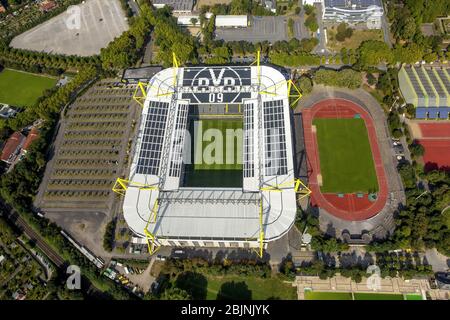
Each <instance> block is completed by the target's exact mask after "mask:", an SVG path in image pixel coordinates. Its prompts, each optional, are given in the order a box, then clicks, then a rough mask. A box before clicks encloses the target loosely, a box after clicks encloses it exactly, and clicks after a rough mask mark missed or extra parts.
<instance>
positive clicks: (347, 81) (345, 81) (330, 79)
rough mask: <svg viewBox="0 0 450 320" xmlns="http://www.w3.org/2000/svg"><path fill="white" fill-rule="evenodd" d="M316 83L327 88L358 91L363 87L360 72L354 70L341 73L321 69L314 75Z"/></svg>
mask: <svg viewBox="0 0 450 320" xmlns="http://www.w3.org/2000/svg"><path fill="white" fill-rule="evenodd" d="M314 81H315V82H316V83H319V84H324V85H327V86H335V87H344V88H350V89H356V88H359V87H360V86H361V82H362V75H361V73H360V72H358V71H355V70H352V69H344V70H340V71H336V70H327V69H319V70H318V71H316V73H315V74H314Z"/></svg>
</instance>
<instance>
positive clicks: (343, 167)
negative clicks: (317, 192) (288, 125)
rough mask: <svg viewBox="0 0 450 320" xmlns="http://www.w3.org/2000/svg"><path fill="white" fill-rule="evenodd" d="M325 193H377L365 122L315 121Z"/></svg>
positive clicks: (322, 187)
mask: <svg viewBox="0 0 450 320" xmlns="http://www.w3.org/2000/svg"><path fill="white" fill-rule="evenodd" d="M313 125H315V126H316V128H317V140H318V145H319V158H320V171H321V174H322V181H323V184H322V186H321V191H322V192H323V193H356V192H374V191H378V181H377V176H376V171H375V166H374V161H373V157H372V151H371V148H370V143H369V137H368V133H367V129H366V126H365V124H364V120H362V119H321V118H319V119H314V120H313Z"/></svg>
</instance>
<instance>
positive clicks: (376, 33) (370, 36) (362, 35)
mask: <svg viewBox="0 0 450 320" xmlns="http://www.w3.org/2000/svg"><path fill="white" fill-rule="evenodd" d="M327 32H328V43H327V47H328V48H329V49H331V50H334V51H336V52H339V51H340V50H341V49H342V48H346V49H357V48H358V47H359V46H360V45H361V43H362V42H364V41H366V40H379V41H383V31H382V30H379V29H373V30H357V29H353V35H352V36H351V37H350V38H347V39H345V40H344V41H342V42H341V41H337V40H336V39H335V37H336V33H337V32H336V30H333V29H331V28H328V29H327Z"/></svg>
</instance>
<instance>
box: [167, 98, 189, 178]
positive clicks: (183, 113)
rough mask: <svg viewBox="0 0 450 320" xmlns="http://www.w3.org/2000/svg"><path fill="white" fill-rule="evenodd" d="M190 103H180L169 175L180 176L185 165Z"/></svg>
mask: <svg viewBox="0 0 450 320" xmlns="http://www.w3.org/2000/svg"><path fill="white" fill-rule="evenodd" d="M188 111H189V105H188V104H179V105H178V110H177V119H176V122H175V131H174V137H173V139H172V158H171V161H170V171H169V176H171V177H180V176H181V168H182V165H183V147H184V139H185V137H186V127H187V119H188V113H189V112H188Z"/></svg>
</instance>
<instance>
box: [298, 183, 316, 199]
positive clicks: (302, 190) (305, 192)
mask: <svg viewBox="0 0 450 320" xmlns="http://www.w3.org/2000/svg"><path fill="white" fill-rule="evenodd" d="M294 191H295V193H296V194H299V195H300V197H299V198H298V200H302V199H303V198H305V197H307V196H309V195H310V194H311V193H312V191H311V189H309V188H308V187H307V186H306V185H305V184H304V183H303V181H302V180H300V179H297V181H296V182H295V188H294Z"/></svg>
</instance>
